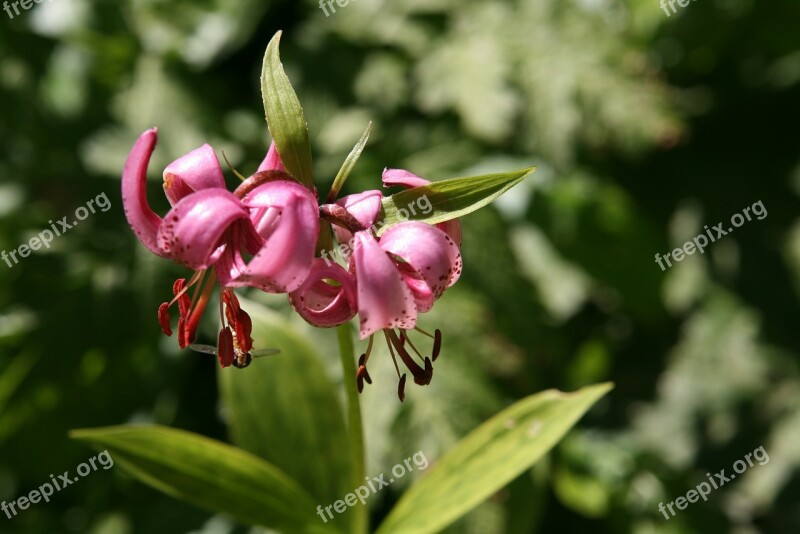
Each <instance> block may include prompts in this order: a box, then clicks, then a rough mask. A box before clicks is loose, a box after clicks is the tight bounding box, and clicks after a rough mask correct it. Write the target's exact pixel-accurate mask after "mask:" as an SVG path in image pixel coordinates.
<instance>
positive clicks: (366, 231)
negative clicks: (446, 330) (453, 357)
mask: <svg viewBox="0 0 800 534" xmlns="http://www.w3.org/2000/svg"><path fill="white" fill-rule="evenodd" d="M401 172H402V173H406V171H397V172H396V173H395V174H394V175H392V174H389V175H388V176H387V174H386V173H384V182H385V183H386V184H387V185H408V186H409V187H416V186H417V185H424V184H427V183H428V182H427V181H425V180H423V179H422V178H419V177H417V176H415V175H411V173H406V174H404V175H401V174H398V173H401ZM382 196H383V195H382V194H381V193H380V192H379V191H367V192H365V193H361V194H358V195H350V196H347V197H344V198H342V199H340V200H339V201H337V202H336V203H335V204H334V205H330V204H329V205H325V206H322V207H321V210H320V211H321V213H322V214H323V216H324V217H325V218H326V219H328V220H330V221H332V222H334V223H335V226H334V231H335V234H336V236H337V239H338V241H339V243H340V244H345V243H346V244H347V245H346V246H345V247H344V248H345V250H344V251H342V254H341V255H342V257H343V258H344V259H345V261H347V262H348V264H349V274H350V275H351V276H352V279H353V281H354V283H355V288H356V302H357V305H356V308H355V309H354V308H353V307H352V306H349V307H348V306H345V305H344V304H343V302H345V299H344V298H343V297H342V295H343V294H344V293H346V292H347V291H348V290H346V289H344V288H345V287H349V285H350V283H351V282H344V281H343V280H345V278H344V273H345V272H344V269H341V268H340V266H339V265H338V264H333V265H331V264H330V262H328V260H327V255H323V257H324V258H325V260H324V261H325V262H327V263H328V268H329V269H334V270H335V272H336V273H337V274H338V277H337V278H335V280H336V281H337V282H339V283H340V288H333V287H332V286H327V287H326V286H324V285H322V284H323V283H324V281H323V280H322V279H323V278H326V275H325V274H323V273H322V271H320V274H319V275H317V276H313V275H312V277H310V278H314V279H318V281H317V282H314V283H313V286H311V287H314V288H316V291H315V292H312V293H311V296H312V298H314V299H315V300H314V301H315V302H320V301H321V302H323V305H322V306H318V308H317V310H315V311H317V312H318V314H317V315H313V314H311V313H309V311H306V310H304V311H301V310H302V309H303V302H299V301H298V299H297V298H296V297H294V296H292V299H293V304H294V305H295V309H298V311H300V314H301V315H302V316H303V317H304V318H305V319H306V320H307V321H308V322H310V323H311V324H315V325H318V326H328V324H323V323H325V322H326V321H325V319H328V318H332V317H333V309H334V308H333V302H334V300H333V299H334V295H335V296H336V298H339V299H340V301H339V304H340V307H339V308H336V311H337V313H340V315H339V316H337V317H336V322H337V324H341V323H343V322H346V321H347V320H349V319H350V318H351V317H353V316H354V315H355V313H358V315H359V325H360V332H359V335H360V338H361V339H367V338H369V342H368V346H367V350H366V352H365V353H364V354H362V355H361V358H360V359H359V363H358V373H357V381H358V388H359V391H362V390H363V387H364V381H366V382H367V383H372V380H371V378H370V376H369V373H368V371H367V361H368V360H369V356H370V353H371V352H372V346H373V339H374V338H373V335H374V334H375V333H376V332H378V331H383V334H384V337H385V339H386V341H387V344H388V346H389V351H390V353H391V355H392V358H393V360H394V361H395V368H396V369H397V373H398V378H399V379H400V383H399V386H398V396H399V397H400V400H403V398H404V397H405V392H404V391H405V382H406V375H405V374H402V376H401V373H400V370H399V367H398V366H397V359H396V356H395V354H397V355H399V357H400V359H401V360H402V362H403V364H404V365H405V366H406V368H407V369H408V370H409V372H411V374H412V375H413V377H414V382H415V383H417V384H420V385H425V384H428V383H430V381H431V378H432V374H433V364H432V362H433V361H435V360H436V358H437V357H438V355H439V351H440V349H441V340H442V337H441V332H440V331H439V330H436V331H435V333H434V334H433V335H431V334H429V333H427V332H425V331H424V330H422V329H420V328H418V327H417V326H416V323H417V316H418V314H419V313H424V312H427V311H430V309H431V308H432V307H433V303H434V301H435V300H436V299H438V298H439V297H441V295H442V294H443V293H444V291H445V290H446V289H447V288H448V287H450V286H451V285H453V284H454V283H455V282H456V281H457V280H458V278H459V276H460V275H461V268H462V260H461V252H460V250H459V245H460V238H461V226H460V223H458V221H448V222H446V223H442V224H441V225H437V226H432V225H429V224H426V223H422V222H418V221H407V222H402V223H399V224H397V225H394V226H392V227H391V228H389V229H388V230H386V232H385V233H384V234H383V235H382V236H381V237H380V238H376V237H375V236H374V233H375V230H376V225H375V224H374V223H375V221H376V220H377V218H378V216H379V214H380V209H381V205H380V200H381V198H382ZM379 224H380V223H379ZM341 248H342V245H340V249H341ZM319 266H320V268H321V267H323V263H322V262H321V261H320V262H319ZM337 291H338V293H337ZM323 295H327V296H328V298H327V300H322V296H323ZM303 296H304V297H305V298H306V299H308V298H309V294H304V295H303ZM347 302H348V303H349V302H350V301H349V300H348V301H347ZM412 329H413V330H417V331H419V332H421V333H422V334H424V335H426V336H429V337H431V338H433V340H434V341H433V350H432V353H431V356H429V357H423V356H422V355H421V354H420V352H419V351H418V350H417V348H416V346H415V345H414V344H413V342H412V341H411V339H410V338H409V337H408V330H412ZM408 347H410V348H411V351H412V352H413V353H415V354H416V356H417V357H418V358H419V360H421V364H420V363H418V362H417V361H416V360H415V359H414V357H412V356H411V354H410V353H409V350H408Z"/></svg>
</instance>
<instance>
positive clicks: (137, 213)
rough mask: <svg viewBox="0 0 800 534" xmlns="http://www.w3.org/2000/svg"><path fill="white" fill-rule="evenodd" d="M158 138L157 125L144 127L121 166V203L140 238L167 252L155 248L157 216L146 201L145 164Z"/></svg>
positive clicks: (150, 245) (151, 247) (159, 222)
mask: <svg viewBox="0 0 800 534" xmlns="http://www.w3.org/2000/svg"><path fill="white" fill-rule="evenodd" d="M157 140H158V134H157V129H156V128H151V129H150V130H147V131H146V132H144V133H143V134H142V135H140V136H139V139H137V140H136V143H135V144H134V145H133V148H132V149H131V152H130V154H129V155H128V159H127V161H126V162H125V167H124V169H123V170H122V205H123V207H124V209H125V218H127V219H128V224H130V225H131V228H132V229H133V232H134V233H135V234H136V237H138V238H139V241H141V242H142V244H143V245H144V246H145V247H147V248H148V250H150V252H152V253H154V254H158V255H159V256H167V254H165V253H163V252H162V251H161V250H160V249H159V248H158V243H157V240H156V236H157V234H158V227H159V226H160V225H161V217H159V216H158V215H157V214H156V213H155V212H154V211H153V210H152V209H151V208H150V204H148V203H147V164H148V163H149V162H150V156H151V155H152V154H153V150H154V149H155V146H156V141H157Z"/></svg>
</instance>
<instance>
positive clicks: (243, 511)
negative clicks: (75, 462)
mask: <svg viewBox="0 0 800 534" xmlns="http://www.w3.org/2000/svg"><path fill="white" fill-rule="evenodd" d="M70 435H71V437H72V438H74V439H77V440H80V441H84V442H86V443H87V444H89V445H90V446H91V447H93V448H95V449H97V450H108V452H109V454H110V455H111V458H113V460H114V465H115V466H119V467H120V468H122V469H123V470H125V471H126V472H127V473H129V474H131V475H132V476H133V477H134V478H136V479H138V480H140V481H141V482H144V483H145V484H148V485H150V486H152V487H154V488H156V489H158V490H160V491H162V492H164V493H166V494H168V495H170V496H172V497H175V498H176V499H179V500H182V501H186V502H188V503H191V504H194V505H196V506H199V507H201V508H206V509H208V510H213V511H216V512H222V513H224V514H227V515H229V516H231V517H233V518H234V519H236V520H237V521H240V522H242V523H245V524H251V525H262V526H265V527H269V528H273V529H278V530H282V531H286V532H332V530H331V529H330V528H329V527H326V526H325V525H324V524H323V523H322V521H321V520H320V518H319V516H317V515H316V513H315V507H316V504H315V503H314V502H313V500H312V498H311V497H310V496H309V495H308V494H307V493H306V492H305V491H304V490H303V489H302V488H301V487H300V486H299V485H298V484H297V483H296V482H295V481H293V480H291V479H290V478H289V477H288V476H287V475H286V474H285V473H283V472H282V471H281V470H279V469H278V468H276V467H275V466H273V465H270V464H268V463H267V462H265V461H264V460H262V459H260V458H257V457H255V456H253V455H252V454H250V453H247V452H245V451H243V450H241V449H237V448H235V447H231V446H230V445H226V444H224V443H221V442H218V441H214V440H211V439H208V438H205V437H203V436H200V435H197V434H192V433H190V432H185V431H182V430H175V429H171V428H166V427H160V426H156V425H125V426H116V427H106V428H95V429H87V430H74V431H72V432H71V434H70Z"/></svg>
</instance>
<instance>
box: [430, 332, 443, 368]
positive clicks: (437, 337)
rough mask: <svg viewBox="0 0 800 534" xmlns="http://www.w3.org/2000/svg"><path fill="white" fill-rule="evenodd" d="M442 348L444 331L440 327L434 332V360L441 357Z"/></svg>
mask: <svg viewBox="0 0 800 534" xmlns="http://www.w3.org/2000/svg"><path fill="white" fill-rule="evenodd" d="M441 350H442V331H441V330H439V329H438V328H437V329H436V332H434V333H433V354H432V356H433V361H436V358H438V357H439V352H440V351H441Z"/></svg>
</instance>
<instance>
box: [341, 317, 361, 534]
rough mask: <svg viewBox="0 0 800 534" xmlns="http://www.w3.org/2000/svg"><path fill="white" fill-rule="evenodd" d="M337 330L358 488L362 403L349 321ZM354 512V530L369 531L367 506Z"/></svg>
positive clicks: (359, 481)
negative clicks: (357, 382) (357, 383)
mask: <svg viewBox="0 0 800 534" xmlns="http://www.w3.org/2000/svg"><path fill="white" fill-rule="evenodd" d="M336 332H337V334H338V337H339V356H340V357H341V361H342V373H343V376H344V388H345V391H347V430H348V433H349V436H350V448H351V450H352V451H353V461H354V462H355V469H354V470H353V474H354V485H353V487H354V488H357V487H358V486H360V485H361V484H362V482H363V481H364V471H365V467H364V429H363V425H362V423H361V404H360V402H359V394H358V388H357V386H356V366H355V361H354V358H353V357H354V354H353V351H354V348H353V337H352V335H351V334H350V324H349V323H348V324H343V325H341V326H339V327H338V328H337V329H336ZM353 513H354V518H353V532H356V533H359V532H367V529H368V527H369V515H368V514H367V507H366V506H356V507H354V509H353Z"/></svg>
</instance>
